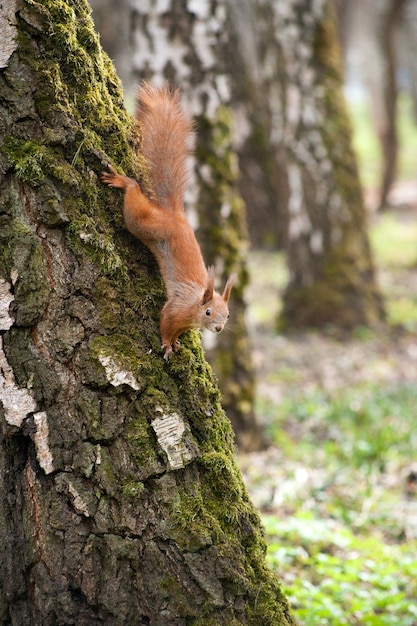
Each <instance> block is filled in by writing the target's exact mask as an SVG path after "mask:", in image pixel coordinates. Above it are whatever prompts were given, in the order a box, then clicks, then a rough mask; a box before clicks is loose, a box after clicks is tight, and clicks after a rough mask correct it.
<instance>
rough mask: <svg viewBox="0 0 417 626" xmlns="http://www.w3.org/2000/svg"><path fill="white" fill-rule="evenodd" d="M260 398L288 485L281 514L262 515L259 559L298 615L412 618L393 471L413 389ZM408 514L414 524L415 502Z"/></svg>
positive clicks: (330, 621)
mask: <svg viewBox="0 0 417 626" xmlns="http://www.w3.org/2000/svg"><path fill="white" fill-rule="evenodd" d="M263 402H264V406H263V414H264V415H266V416H267V419H268V415H269V420H270V427H269V435H270V437H272V438H273V439H274V443H275V444H276V446H277V449H278V450H280V451H281V453H282V456H283V459H285V461H283V466H284V467H287V468H288V469H287V476H286V480H287V481H289V483H290V484H292V487H291V488H290V489H287V490H286V492H284V494H285V495H284V498H283V501H282V503H281V508H282V510H283V511H285V512H286V515H284V516H283V517H282V518H281V516H280V515H272V514H265V515H264V516H263V521H264V524H265V526H266V531H267V539H268V546H269V548H268V563H269V566H270V567H271V568H272V569H273V570H275V571H276V572H277V573H278V575H280V576H281V577H282V579H283V586H284V591H285V593H286V595H287V597H288V599H289V600H290V603H291V605H292V608H293V611H294V614H295V616H296V618H297V619H298V620H299V623H300V624H301V625H302V626H315V625H317V626H319V625H320V626H342V625H344V624H346V625H349V626H363V625H368V624H369V625H380V626H383V625H391V624H392V625H393V626H394V624H395V625H401V626H415V624H417V602H416V600H415V598H417V540H415V539H412V540H408V541H407V540H406V538H405V534H404V533H405V521H404V520H405V516H406V515H407V514H408V513H407V504H406V503H405V500H404V498H403V487H404V485H403V483H404V480H403V478H404V474H405V471H406V470H407V467H408V465H409V463H410V461H411V460H413V459H414V458H415V456H414V455H415V450H416V449H417V429H416V428H415V418H416V407H417V388H416V387H415V386H414V385H406V384H399V385H393V386H391V387H387V388H379V387H375V388H372V387H371V388H370V387H368V386H365V385H363V386H362V387H359V388H358V387H356V388H349V389H343V390H341V391H339V392H338V393H335V394H332V395H330V394H326V393H324V392H323V391H320V390H318V389H312V390H311V391H310V392H306V391H305V390H303V389H302V388H300V387H299V386H297V385H292V393H291V394H289V395H288V396H287V397H286V398H285V400H284V402H282V403H281V404H280V405H273V404H272V403H270V406H269V407H268V406H266V401H265V399H264V400H263ZM260 408H261V407H260ZM261 410H262V409H261ZM295 425H298V429H296V428H295ZM300 425H301V430H302V436H301V437H294V433H297V432H299V427H300ZM291 468H292V469H291ZM300 468H302V471H303V472H304V475H302V480H301V482H300V481H299V479H298V478H297V472H298V473H299V472H300ZM306 473H307V474H306ZM308 475H310V476H311V480H309V479H307V480H306V476H308ZM279 480H282V477H281V478H280V479H279ZM410 506H411V507H412V506H413V505H410ZM413 511H414V513H413ZM411 514H414V516H415V522H416V523H417V502H416V503H415V505H414V509H412V510H411Z"/></svg>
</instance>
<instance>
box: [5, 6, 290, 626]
mask: <svg viewBox="0 0 417 626" xmlns="http://www.w3.org/2000/svg"><path fill="white" fill-rule="evenodd" d="M19 6H20V10H19V12H18V13H16V21H17V26H16V29H17V36H18V38H17V41H18V46H17V49H16V51H15V53H14V54H13V56H12V57H11V58H10V59H9V61H8V64H7V67H6V68H5V69H4V70H3V71H2V73H1V74H0V92H1V94H2V106H4V110H5V111H7V115H5V116H4V117H3V119H4V120H5V122H3V127H4V131H5V133H4V135H5V137H6V140H5V142H4V143H3V144H2V146H1V148H0V166H1V169H0V171H1V181H0V208H1V214H0V220H1V226H0V240H1V244H2V245H1V250H2V253H1V256H0V276H1V279H2V283H1V284H2V290H1V293H2V294H3V295H2V299H1V303H0V304H1V308H0V311H1V316H0V320H1V331H2V335H1V340H2V341H1V344H0V347H1V350H0V358H1V368H0V371H1V384H2V397H1V403H0V417H1V433H0V440H1V447H0V465H1V469H2V471H1V473H0V476H1V486H0V491H1V494H2V495H1V497H0V531H1V532H0V537H1V540H0V545H1V551H2V555H3V557H2V562H1V564H0V579H1V584H2V590H3V592H2V595H1V598H0V621H2V622H3V623H11V624H16V625H17V624H29V623H42V624H45V625H47V624H51V625H52V624H54V625H55V624H69V623H77V624H89V625H92V624H112V626H115V625H116V626H117V625H119V624H120V625H122V624H152V625H153V626H167V625H170V624H172V625H174V624H175V625H180V624H184V626H185V624H191V623H192V624H201V625H203V624H204V625H205V626H207V625H209V624H216V625H221V624H224V625H225V626H226V625H227V626H230V625H232V624H236V625H237V624H239V625H240V624H254V625H259V626H261V625H262V626H264V625H266V624H270V625H271V626H272V625H274V626H276V625H278V624H282V625H286V624H292V623H293V620H292V618H291V616H290V614H289V612H288V605H287V602H286V600H285V598H284V597H283V595H282V592H281V590H280V585H279V582H278V580H277V579H276V578H275V577H274V576H273V575H272V574H271V573H270V572H269V571H268V570H267V569H266V567H265V561H264V554H265V544H264V540H263V531H262V527H261V524H260V521H259V518H258V515H257V513H256V512H255V511H254V509H253V506H252V504H251V503H250V501H249V499H248V496H247V494H246V491H245V488H244V486H243V483H242V479H241V476H240V473H239V471H238V469H237V467H236V465H235V461H234V457H233V454H234V446H233V434H232V430H231V427H230V423H229V421H228V420H227V418H226V417H225V415H224V412H223V410H222V408H221V404H220V395H219V391H218V388H217V386H216V384H215V382H214V380H213V377H212V375H211V371H210V368H209V367H208V365H207V364H206V363H205V361H204V359H203V356H202V350H201V345H200V338H199V335H198V334H197V333H196V332H190V333H188V334H187V335H186V336H185V337H184V341H183V344H182V349H181V352H180V353H179V354H178V355H175V356H174V357H173V359H172V361H171V362H170V363H169V364H167V363H165V361H164V359H163V358H162V355H161V351H160V338H159V329H158V320H159V311H160V309H161V307H162V303H163V301H164V292H163V286H162V281H161V278H160V275H159V271H158V269H157V266H156V263H155V261H154V259H153V258H152V256H151V254H150V253H149V252H148V251H147V250H146V249H144V247H143V246H142V245H141V244H140V243H139V242H137V241H135V240H133V238H132V237H131V236H130V235H129V234H128V233H127V232H126V231H125V229H124V228H123V225H122V220H121V203H122V199H121V197H120V196H119V195H117V193H116V192H115V191H111V190H108V189H104V188H103V186H102V185H100V183H99V181H98V178H97V173H98V171H99V170H100V169H102V167H103V162H106V161H107V160H110V161H111V162H113V163H115V164H117V165H118V166H119V167H122V168H123V169H124V170H125V171H126V172H127V173H128V174H133V175H136V176H140V174H141V162H140V159H139V158H138V157H137V155H136V153H135V150H134V148H135V146H136V144H137V137H136V134H135V129H134V124H133V122H132V120H131V118H130V117H129V116H128V115H127V114H126V112H125V110H124V108H123V104H122V97H121V91H120V86H119V83H118V80H117V78H116V76H115V74H114V71H113V68H112V66H111V64H110V62H109V60H108V59H107V57H106V56H105V55H104V54H103V52H102V51H101V48H100V46H99V43H98V40H97V37H96V35H95V34H94V31H93V28H92V23H91V20H90V16H89V8H88V5H87V3H86V2H84V1H82V0H68V1H64V0H43V1H42V2H35V1H31V2H22V3H20V5H19ZM0 10H1V9H0Z"/></svg>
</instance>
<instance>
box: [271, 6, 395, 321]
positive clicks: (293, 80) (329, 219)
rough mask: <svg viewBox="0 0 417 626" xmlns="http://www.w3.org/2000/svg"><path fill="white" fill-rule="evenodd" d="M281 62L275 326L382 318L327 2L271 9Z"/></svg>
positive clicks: (334, 31)
mask: <svg viewBox="0 0 417 626" xmlns="http://www.w3.org/2000/svg"><path fill="white" fill-rule="evenodd" d="M276 32H277V36H278V38H279V41H280V45H281V48H282V54H283V57H284V59H285V64H286V72H285V74H284V75H283V81H282V93H283V97H284V104H283V110H284V111H285V145H286V148H287V155H288V179H289V187H290V198H289V233H288V240H289V244H288V259H289V269H290V281H289V285H288V288H287V290H286V292H285V294H284V308H283V313H282V315H281V319H280V323H281V324H284V325H285V326H287V327H291V326H292V327H300V326H315V327H322V326H324V325H326V324H332V325H334V326H336V327H338V328H342V329H351V328H353V327H355V326H357V325H362V324H365V325H366V324H373V323H376V322H378V321H379V320H381V319H382V317H383V307H382V303H381V298H380V295H379V292H378V289H377V286H376V283H375V276H374V268H373V263H372V258H371V252H370V248H369V243H368V238H367V222H366V215H365V210H364V205H363V200H362V193H361V188H360V183H359V178H358V172H357V166H356V160H355V157H354V153H353V149H352V140H351V137H352V132H351V127H350V123H349V120H348V116H347V113H346V106H345V102H344V100H343V94H342V68H341V55H340V49H339V46H338V42H337V36H336V29H335V19H334V15H333V11H332V10H331V6H330V3H329V2H325V3H323V2H311V1H310V0H304V1H303V2H301V3H297V7H295V5H287V6H286V9H285V11H284V10H283V11H281V12H279V11H277V12H276Z"/></svg>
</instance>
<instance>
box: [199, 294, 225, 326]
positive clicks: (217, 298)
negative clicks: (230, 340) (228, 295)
mask: <svg viewBox="0 0 417 626" xmlns="http://www.w3.org/2000/svg"><path fill="white" fill-rule="evenodd" d="M199 317H200V320H199V322H200V324H199V325H200V326H202V327H203V328H207V330H210V331H211V332H212V333H220V332H221V331H222V330H223V328H224V327H225V325H226V322H227V320H228V318H229V307H228V306H227V302H226V301H225V300H224V299H223V297H222V296H221V295H220V294H218V293H216V292H214V293H213V297H212V298H211V299H210V300H208V301H207V302H204V303H203V304H202V305H201V306H200V312H199Z"/></svg>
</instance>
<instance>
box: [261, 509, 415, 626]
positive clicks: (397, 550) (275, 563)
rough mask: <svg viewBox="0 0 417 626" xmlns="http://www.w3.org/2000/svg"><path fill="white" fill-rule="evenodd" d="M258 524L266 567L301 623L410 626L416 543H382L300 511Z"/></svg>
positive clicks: (412, 610) (413, 594) (266, 519)
mask: <svg viewBox="0 0 417 626" xmlns="http://www.w3.org/2000/svg"><path fill="white" fill-rule="evenodd" d="M264 523H265V526H266V530H267V535H268V539H269V551H268V562H269V565H270V567H271V568H272V569H275V570H277V571H278V572H279V573H281V575H282V576H283V584H284V589H285V593H286V595H287V597H288V599H289V601H290V603H291V605H292V608H293V611H294V613H295V616H296V617H297V619H298V620H299V623H300V624H301V625H305V626H316V625H317V626H325V625H326V626H327V625H328V626H344V625H346V626H365V625H367V626H371V625H372V626H415V624H416V623H417V603H416V601H415V598H416V597H417V558H416V556H415V548H416V547H417V542H416V544H415V545H414V546H405V545H390V544H386V543H384V542H383V541H381V540H380V538H379V537H377V536H376V537H375V536H368V537H363V536H358V535H357V534H356V533H354V532H352V531H351V530H349V529H348V528H346V526H342V525H340V524H338V523H337V522H336V523H335V522H334V521H333V520H331V519H329V520H319V519H317V518H315V517H314V516H313V515H311V514H309V513H303V512H301V513H298V514H297V515H295V516H294V517H292V518H287V519H286V520H284V521H279V520H278V519H277V518H276V517H274V516H265V517H264ZM410 548H411V550H413V548H414V551H413V552H411V550H410Z"/></svg>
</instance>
